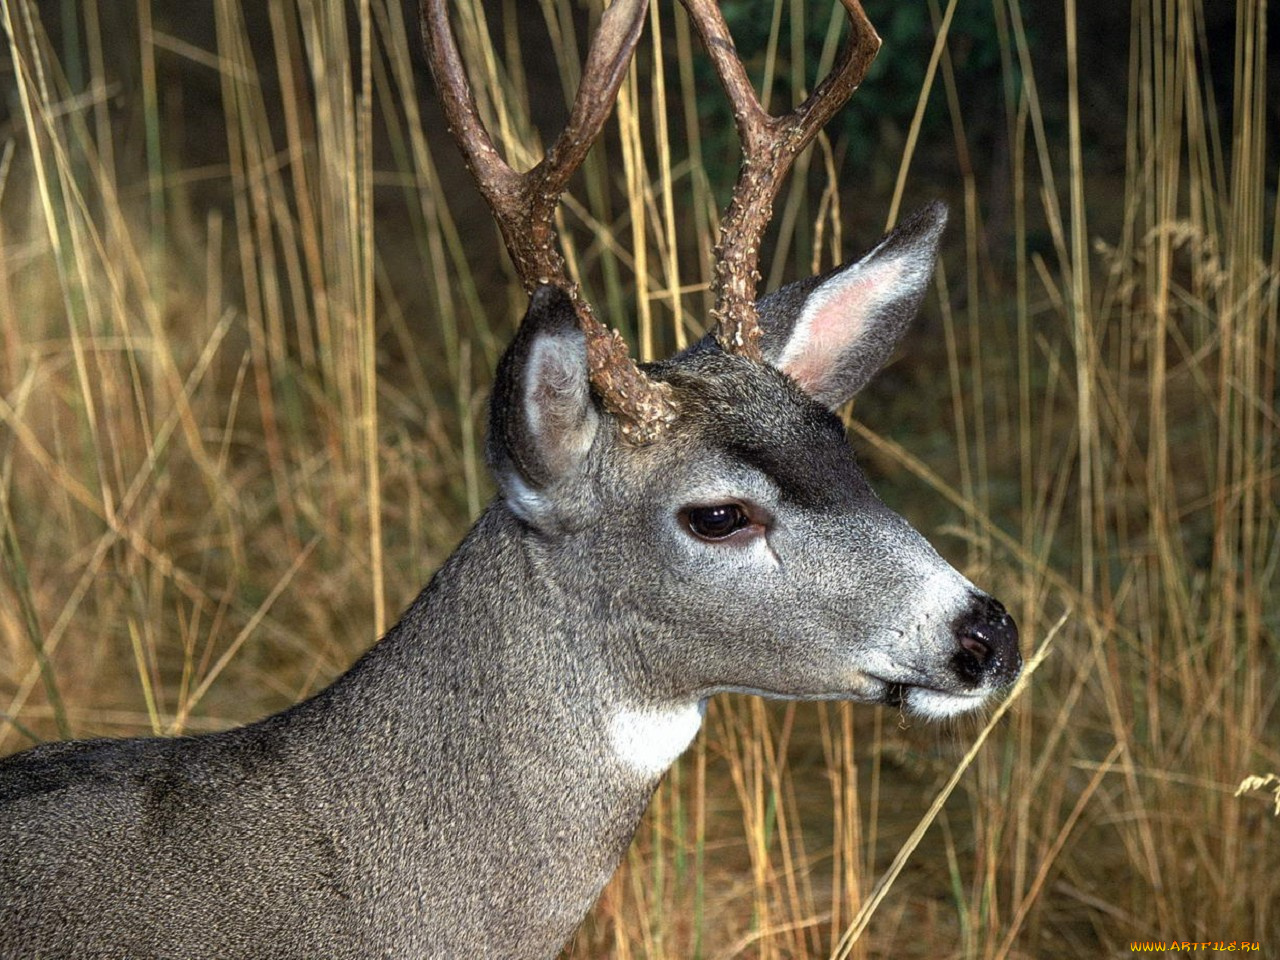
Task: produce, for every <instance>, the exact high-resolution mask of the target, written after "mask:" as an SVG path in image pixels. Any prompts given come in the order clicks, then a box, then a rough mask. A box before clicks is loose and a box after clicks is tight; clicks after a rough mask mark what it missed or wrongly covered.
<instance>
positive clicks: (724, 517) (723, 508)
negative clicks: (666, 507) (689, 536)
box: [684, 503, 751, 540]
mask: <svg viewBox="0 0 1280 960" xmlns="http://www.w3.org/2000/svg"><path fill="white" fill-rule="evenodd" d="M684 518H685V523H686V524H687V525H688V527H689V530H690V532H691V533H693V535H694V536H696V537H701V538H702V539H703V540H723V539H724V538H725V537H728V536H731V535H732V534H734V533H736V532H737V531H739V530H741V529H742V528H743V527H745V526H747V525H748V524H749V523H750V522H751V521H750V519H749V518H748V517H747V512H746V511H745V510H743V509H742V507H740V506H738V504H736V503H719V504H716V505H715V506H713V507H690V508H689V509H688V510H686V511H685V512H684Z"/></svg>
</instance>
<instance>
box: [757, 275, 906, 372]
mask: <svg viewBox="0 0 1280 960" xmlns="http://www.w3.org/2000/svg"><path fill="white" fill-rule="evenodd" d="M901 273H902V265H901V263H899V262H896V261H890V262H889V263H885V264H878V265H876V268H875V269H872V270H867V269H859V268H857V267H855V268H854V269H852V270H849V271H848V272H846V274H845V275H844V276H841V277H835V278H833V279H832V280H830V281H828V282H827V283H825V284H823V286H822V287H821V288H820V289H818V290H817V291H815V292H814V294H813V295H812V296H810V298H809V302H808V303H807V304H805V308H804V312H803V313H802V314H801V315H800V319H799V320H798V321H797V323H796V329H795V331H794V332H793V333H792V335H791V342H790V343H788V344H787V347H786V350H784V351H783V355H782V357H781V361H780V363H779V367H780V368H781V369H782V370H783V371H784V372H785V373H787V374H790V376H791V377H792V378H794V379H795V380H796V382H797V383H799V384H800V386H801V387H803V388H804V389H805V390H806V391H807V392H809V393H811V394H819V393H821V392H822V389H823V386H824V385H825V383H826V381H827V380H828V378H829V377H830V376H831V374H832V372H833V370H834V369H835V368H836V367H837V366H838V364H839V362H840V360H841V359H842V358H843V357H845V356H846V355H847V354H848V353H849V351H850V349H851V348H852V347H853V345H854V344H855V343H856V342H857V341H858V339H859V338H860V337H861V336H862V335H863V334H864V333H865V332H866V324H867V318H868V317H869V316H871V314H872V312H873V311H874V309H875V305H876V303H877V302H879V301H880V300H882V299H883V293H884V291H885V290H886V288H887V289H889V290H892V289H893V286H894V284H896V283H897V281H898V277H899V276H900V274H901Z"/></svg>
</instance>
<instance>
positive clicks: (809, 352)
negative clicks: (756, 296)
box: [757, 201, 947, 410]
mask: <svg viewBox="0 0 1280 960" xmlns="http://www.w3.org/2000/svg"><path fill="white" fill-rule="evenodd" d="M946 223H947V208H946V205H945V204H943V203H941V202H940V201H934V202H933V203H931V204H929V205H928V206H926V207H923V208H922V209H920V210H917V211H916V212H915V213H913V214H912V215H911V216H909V217H907V218H906V219H905V220H904V221H902V223H901V224H900V225H899V226H898V228H897V229H896V230H894V231H893V232H892V233H890V234H889V235H888V236H887V237H885V238H884V239H883V240H881V241H880V243H879V244H877V245H876V247H875V249H874V250H872V251H871V252H870V253H868V254H867V255H866V256H865V257H863V258H862V259H861V260H858V261H857V262H855V263H852V264H846V265H844V266H842V267H837V268H836V269H835V270H833V271H831V272H830V273H827V274H824V275H823V276H820V277H811V278H809V279H806V280H801V281H799V282H797V283H793V284H790V285H789V286H786V287H783V288H781V289H780V290H777V291H775V292H773V293H771V294H769V295H768V296H766V297H763V298H762V299H761V300H760V301H759V303H758V304H757V307H758V309H759V311H760V326H761V330H762V332H763V340H762V344H763V347H764V356H765V359H766V360H767V361H768V362H769V363H771V364H773V365H774V366H775V367H777V368H778V369H779V370H781V371H783V372H784V373H787V374H789V375H790V376H791V377H792V378H793V379H794V380H795V381H796V382H797V383H799V384H800V386H801V388H802V389H803V390H804V391H805V392H806V393H808V394H809V395H810V396H811V397H813V398H814V399H815V400H817V401H818V402H820V403H823V404H825V405H826V406H828V407H830V408H831V409H833V410H834V409H836V408H837V407H839V406H841V405H842V404H844V403H845V402H846V401H847V400H849V399H850V398H851V397H852V396H853V395H854V394H856V393H857V392H858V391H859V390H861V389H862V388H863V386H865V385H866V382H867V381H868V380H870V379H871V377H872V375H873V374H875V373H876V371H878V370H879V369H880V368H881V367H882V366H884V364H885V363H886V362H887V361H888V359H889V356H890V355H891V354H892V353H893V349H894V347H895V346H897V344H898V341H899V340H900V339H901V338H902V335H903V334H904V333H905V332H906V329H907V325H908V324H909V323H910V322H911V319H912V318H913V317H914V316H915V315H916V311H917V310H918V309H919V307H920V301H921V299H923V297H924V293H925V290H926V289H927V287H928V284H929V280H930V278H931V277H932V276H933V268H934V264H935V263H936V261H937V258H938V240H939V238H940V237H941V236H942V228H943V227H945V226H946Z"/></svg>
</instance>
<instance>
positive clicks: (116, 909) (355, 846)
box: [0, 237, 1020, 960]
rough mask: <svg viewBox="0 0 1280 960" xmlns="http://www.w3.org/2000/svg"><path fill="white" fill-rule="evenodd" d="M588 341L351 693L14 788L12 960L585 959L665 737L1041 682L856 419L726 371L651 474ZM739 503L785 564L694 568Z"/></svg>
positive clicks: (5, 918)
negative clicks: (876, 486) (782, 714)
mask: <svg viewBox="0 0 1280 960" xmlns="http://www.w3.org/2000/svg"><path fill="white" fill-rule="evenodd" d="M922 242H923V243H924V244H925V247H926V248H928V249H927V250H926V253H928V255H929V256H932V254H931V252H929V250H931V249H932V248H931V247H928V244H930V243H934V244H936V238H933V239H929V238H928V237H926V238H925V240H924V241H922ZM805 289H808V290H814V289H821V284H818V285H817V286H815V285H814V284H813V283H812V282H806V284H804V285H802V287H801V290H800V291H797V290H791V291H787V292H784V293H779V294H775V295H774V297H773V298H766V300H765V301H763V302H762V308H763V309H764V314H765V317H764V319H765V323H766V325H767V326H768V325H772V324H773V323H774V322H775V320H776V322H777V323H778V324H782V325H783V326H785V322H786V316H785V314H786V311H783V310H779V311H778V312H777V314H776V317H775V312H774V310H773V309H772V307H771V306H770V304H771V303H772V304H778V305H780V304H784V303H785V304H791V303H792V301H793V300H802V298H801V296H800V294H801V292H803V290H805ZM802 307H803V303H802V302H801V303H800V304H799V306H798V307H797V309H802ZM788 309H790V307H788ZM567 310H568V301H567V298H566V297H565V295H564V294H563V293H561V292H559V291H558V290H554V289H544V290H542V291H539V292H538V293H537V294H536V295H535V296H534V298H533V302H532V304H531V307H530V312H529V315H528V316H527V317H526V319H525V321H524V324H523V326H522V329H521V331H520V332H519V334H518V335H517V337H516V339H515V342H514V343H513V344H512V346H511V348H510V349H509V350H508V352H507V355H506V356H505V357H504V359H503V362H502V365H501V367H500V369H499V375H498V379H497V382H496V384H495V388H494V399H493V410H492V419H491V431H490V443H489V448H488V449H489V457H490V461H491V463H492V465H493V467H494V470H495V473H496V475H497V476H498V478H499V483H500V486H501V489H502V493H501V494H500V495H499V497H498V498H497V499H495V500H494V502H493V503H491V504H490V505H489V507H488V509H487V510H486V511H485V513H484V515H483V516H482V517H481V518H480V520H479V521H478V522H477V524H476V525H475V527H474V528H473V529H472V531H471V532H470V534H469V535H468V536H467V538H466V539H465V540H464V542H463V543H462V544H461V546H459V548H458V549H457V551H456V552H455V553H454V554H453V556H452V557H451V558H450V559H449V560H448V561H447V562H446V563H445V565H444V566H443V567H442V568H441V569H440V571H439V572H438V573H437V574H436V575H435V577H433V578H432V580H431V583H430V584H429V585H428V586H427V588H426V589H425V590H424V591H423V592H422V593H421V595H420V596H419V597H418V598H417V600H415V601H414V603H413V604H412V606H411V607H410V608H409V610H408V611H407V612H406V613H405V615H404V617H403V618H402V619H401V621H400V622H399V623H398V624H397V625H396V626H395V627H394V628H393V629H392V630H391V631H390V632H389V633H388V634H387V636H386V637H384V638H383V639H382V640H381V641H380V642H379V643H378V644H377V645H376V646H375V647H374V648H373V649H372V650H370V651H369V652H368V653H367V654H366V655H365V656H364V657H363V658H361V659H360V660H359V661H358V662H357V663H356V664H355V665H354V666H353V667H352V668H351V670H349V671H348V672H347V673H346V674H345V675H343V676H342V677H340V678H339V679H338V680H337V681H335V682H334V683H333V685H332V686H330V687H329V688H328V689H326V690H325V691H323V692H322V693H320V694H319V695H317V696H315V697H313V698H312V699H310V700H307V701H305V702H303V703H301V704H298V705H297V706H295V707H293V708H292V709H290V710H287V711H285V712H284V713H281V714H278V715H276V716H273V717H269V718H267V719H265V720H263V721H261V722H259V723H256V724H253V725H250V726H247V727H243V728H240V729H236V730H231V731H227V732H225V733H221V734H215V735H212V736H204V737H192V738H182V739H171V740H160V739H137V740H114V741H113V740H95V741H85V742H77V743H63V744H46V745H44V746H40V747H37V748H35V749H33V750H29V751H27V752H26V753H23V754H20V755H17V756H14V757H10V758H8V759H7V760H4V761H0V957H3V958H4V960H19V958H24V960H25V958H36V957H44V958H49V957H68V958H71V957H74V958H82V957H83V958H88V957H92V958H113V957H119V958H124V957H131V958H132V957H148V958H174V960H177V958H182V960H194V958H219V960H233V958H273V960H292V958H331V960H346V958H351V960H354V958H367V957H383V958H423V957H440V958H445V957H448V958H457V957H467V958H472V957H495V958H498V957H512V958H534V957H552V956H554V955H555V954H556V952H557V951H558V950H559V949H560V947H561V946H562V945H563V943H564V942H565V941H566V939H567V938H568V937H569V936H570V935H572V933H573V931H574V929H575V927H576V926H577V924H578V923H579V922H580V921H581V919H582V917H583V915H584V914H585V913H586V912H587V910H588V909H589V908H590V907H591V905H592V904H593V903H594V901H595V899H596V897H597V896H598V894H599V892H600V890H601V888H602V887H603V886H604V884H605V883H606V881H607V880H608V879H609V877H610V875H611V874H612V873H613V871H614V869H615V868H616V866H617V864H618V862H619V860H620V859H621V857H622V856H623V854H624V853H625V851H626V849H627V846H628V845H629V843H630V840H631V836H632V833H633V832H634V830H635V828H636V825H637V823H638V822H639V820H640V817H641V815H642V814H643V812H644V809H645V806H646V804H647V803H648V801H649V798H650V796H651V794H652V792H653V790H654V788H655V787H656V786H657V783H658V781H659V780H660V778H661V775H662V768H663V767H664V766H665V764H666V763H667V762H669V760H670V757H669V756H666V755H665V754H664V753H663V752H662V749H657V748H662V747H663V744H658V745H657V747H656V748H655V753H654V756H649V755H648V750H649V747H650V745H649V744H648V743H646V742H645V741H644V738H645V737H659V738H661V737H668V736H669V740H670V742H669V743H667V744H666V745H665V749H667V750H668V751H669V752H670V753H671V754H672V755H674V754H675V753H678V751H679V749H680V748H682V747H683V745H684V743H685V742H687V737H688V736H691V735H692V733H693V731H694V730H695V729H696V723H697V719H698V713H697V711H698V710H700V709H701V706H702V705H703V704H704V703H705V701H706V699H707V698H708V697H710V696H712V695H713V694H715V693H716V692H719V691H723V690H749V691H754V692H758V693H762V694H765V695H769V696H781V697H796V698H848V699H856V700H864V701H870V702H886V703H901V704H902V705H904V706H905V707H906V708H908V709H914V710H916V711H918V712H921V713H925V714H932V715H949V714H952V713H956V712H959V711H961V710H964V709H968V708H969V707H970V706H974V705H977V704H978V703H980V702H982V700H983V699H984V698H985V697H987V696H988V695H989V694H991V693H992V692H994V691H996V690H997V689H999V688H1000V687H1001V686H1003V685H1004V684H1006V683H1008V682H1009V681H1010V680H1012V678H1013V677H1014V676H1015V675H1016V674H1017V671H1018V667H1019V662H1020V661H1019V659H1018V650H1017V638H1016V632H1015V631H1014V630H1013V627H1012V623H1011V621H1009V620H1008V618H1007V615H1005V614H1004V612H1003V610H1002V609H1000V608H999V606H998V604H995V603H994V601H991V600H989V598H986V597H985V595H983V594H981V593H980V592H978V591H977V590H976V589H975V588H973V587H972V586H971V585H969V584H968V582H967V581H965V580H964V579H963V578H962V577H961V576H960V575H959V574H958V573H956V572H955V571H954V570H952V569H951V568H950V567H949V566H947V565H946V564H945V563H944V562H943V561H942V560H941V558H939V557H938V555H937V554H936V553H935V552H934V551H933V550H932V548H930V547H929V546H928V544H926V543H925V541H924V540H923V539H922V538H921V537H920V536H919V534H917V533H916V532H915V531H914V530H912V529H911V528H910V527H909V526H908V525H907V524H906V522H905V521H903V520H902V519H901V518H900V517H898V516H896V515H895V514H893V513H892V512H891V511H889V510H888V509H887V508H886V507H885V506H884V505H883V504H882V503H881V502H880V501H879V500H878V499H877V498H876V497H875V495H874V493H873V492H872V491H871V489H870V487H869V486H868V485H867V483H866V480H865V479H864V477H863V475H862V473H861V471H860V470H859V469H858V466H857V464H856V462H855V460H854V457H853V454H852V451H851V450H850V449H849V447H848V445H847V444H846V442H845V439H844V437H843V432H842V430H841V427H840V424H839V421H838V420H836V419H835V418H834V417H833V416H832V415H831V414H830V413H829V412H828V410H827V409H826V406H825V404H824V403H819V402H816V401H815V399H814V398H813V397H811V396H809V395H807V394H805V393H804V392H803V391H801V390H800V389H799V388H798V387H797V385H796V383H795V382H794V381H793V380H792V379H791V378H790V377H788V376H787V374H785V373H783V372H781V371H779V370H777V369H774V368H772V367H769V366H764V365H758V364H753V363H750V362H748V361H745V360H743V359H741V358H738V357H731V356H726V355H724V354H722V353H720V352H719V351H718V350H717V349H714V348H712V347H710V346H708V345H702V346H700V347H698V348H695V349H692V350H690V351H687V352H686V353H685V354H683V355H681V356H679V357H676V358H673V359H671V360H669V361H666V362H664V363H660V364H655V365H652V366H651V367H650V368H649V372H650V373H651V375H653V376H654V377H657V378H659V379H663V380H666V381H667V382H669V383H670V384H671V385H672V389H673V393H674V397H675V402H676V404H677V408H678V410H679V420H678V422H677V424H676V425H675V427H674V428H673V429H672V430H671V431H670V433H669V435H668V436H666V437H665V438H664V439H663V440H662V441H661V442H659V443H656V444H653V445H651V446H648V447H639V448H638V447H635V446H632V445H629V444H627V443H624V442H622V441H621V439H620V437H619V434H618V431H617V428H616V425H615V424H614V422H613V421H612V419H611V418H610V417H609V416H608V415H607V414H606V413H604V412H603V411H602V410H601V409H599V408H598V407H596V406H595V404H594V402H592V401H591V399H590V397H589V394H588V392H587V388H586V382H587V381H586V366H585V360H584V357H585V352H584V351H583V349H582V338H581V334H579V333H578V332H577V330H576V327H575V326H573V325H572V323H571V318H572V315H571V312H570V313H567V312H566V311H567ZM884 323H885V324H886V326H885V327H884V329H883V330H880V331H879V332H877V333H876V335H875V337H874V338H873V339H875V340H877V341H883V340H888V339H893V338H895V337H896V336H897V334H898V332H900V318H899V317H898V316H897V315H896V313H895V314H894V315H892V316H888V317H886V318H885V320H884ZM767 337H770V338H775V339H776V331H771V332H769V333H767ZM779 342H780V341H779ZM895 342H896V341H895ZM784 346H785V344H784ZM890 348H891V345H890ZM875 352H876V355H877V356H881V359H883V356H882V355H887V353H885V351H884V350H883V349H882V347H881V346H877V347H875ZM833 362H835V363H837V364H839V365H840V366H847V365H849V364H853V365H855V366H858V365H862V366H865V364H866V362H867V361H866V360H865V358H862V357H854V358H850V357H841V358H836V359H835V361H833ZM877 362H878V361H877ZM858 376H859V377H860V376H861V374H858ZM832 377H833V381H834V380H840V381H842V382H844V383H846V384H847V383H849V382H852V380H851V379H850V378H849V377H845V376H844V375H843V374H841V373H840V372H839V371H832ZM722 502H736V503H749V504H750V505H751V509H752V510H753V511H754V513H753V516H758V517H762V518H765V520H766V523H765V525H766V526H767V533H760V534H759V535H752V536H751V537H750V538H748V539H740V540H734V541H733V542H731V543H707V542H703V541H701V540H699V539H697V538H696V537H694V536H693V535H692V534H691V533H690V532H689V530H688V529H687V527H686V526H685V525H684V524H685V521H684V520H683V519H682V517H684V516H685V514H684V513H682V511H685V510H686V509H687V508H689V507H691V506H693V507H696V506H699V505H701V506H706V505H712V504H717V503H722ZM975 649H976V650H978V651H979V654H978V655H975V654H973V653H972V651H973V650H975ZM649 717H656V718H659V721H660V722H655V723H654V724H653V725H652V726H646V724H648V722H649V721H648V720H647V719H645V718H649ZM636 718H640V719H638V720H637V719H636ZM689 718H692V720H693V725H692V726H690V724H689ZM619 730H623V731H624V733H625V734H630V733H634V732H635V731H638V733H637V734H636V736H628V735H620V734H619V733H618V731H619ZM668 731H672V732H671V733H670V735H668ZM682 738H683V739H682ZM636 751H639V752H640V753H642V754H644V756H636V755H634V754H635V752H636ZM655 757H656V760H655V759H654V758H655Z"/></svg>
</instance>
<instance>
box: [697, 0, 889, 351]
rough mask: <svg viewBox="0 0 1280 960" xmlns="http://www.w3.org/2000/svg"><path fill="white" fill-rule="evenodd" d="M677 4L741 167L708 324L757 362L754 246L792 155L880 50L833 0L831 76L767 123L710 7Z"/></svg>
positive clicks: (870, 31) (852, 14)
mask: <svg viewBox="0 0 1280 960" xmlns="http://www.w3.org/2000/svg"><path fill="white" fill-rule="evenodd" d="M681 2H682V3H683V4H684V6H685V9H686V10H687V11H688V12H689V19H690V20H692V21H693V26H694V29H695V30H697V32H698V36H700V37H701V38H702V43H703V45H704V46H705V47H706V48H707V54H708V55H709V56H710V57H711V61H712V63H713V64H714V65H715V69H716V73H717V74H718V75H719V77H720V83H721V85H722V86H723V87H724V89H725V93H726V94H728V96H729V99H730V101H732V103H733V115H734V120H735V121H736V123H737V127H738V139H739V140H740V141H741V143H742V167H741V169H740V171H739V173H738V181H737V183H736V184H735V185H734V188H733V198H732V199H731V200H730V201H729V208H728V210H726V211H725V215H724V219H723V220H722V221H721V223H720V241H719V243H718V244H717V245H716V251H715V268H714V269H715V271H716V275H715V277H714V278H713V280H712V292H713V294H714V295H715V305H714V307H713V308H712V310H711V319H712V320H713V321H714V323H715V334H716V339H717V340H718V341H719V342H720V346H721V347H722V348H723V349H724V350H725V351H727V352H729V353H738V354H742V355H743V356H746V357H750V358H751V359H753V360H759V359H761V356H760V343H759V341H760V326H759V322H758V317H757V315H756V305H755V304H756V283H757V282H758V281H759V279H760V271H759V268H758V265H759V262H760V241H761V239H762V238H763V236H764V231H765V227H767V226H768V224H769V219H770V217H771V216H772V214H773V201H774V199H775V198H776V197H777V195H778V190H779V189H780V188H781V186H782V181H783V180H784V179H785V178H786V175H787V171H788V170H790V169H791V164H792V162H793V161H794V160H795V158H796V155H797V154H799V153H800V151H801V150H803V149H804V148H805V147H806V146H808V144H809V142H810V141H812V140H813V138H814V137H815V136H816V135H817V133H818V131H819V130H821V129H822V127H823V125H824V124H826V122H827V121H828V120H830V119H831V117H832V116H833V115H834V114H835V112H836V111H837V110H839V109H840V108H841V107H842V106H844V104H845V103H846V102H847V101H848V99H849V97H851V96H852V95H853V91H854V90H856V89H857V88H858V86H859V84H861V83H862V79H863V77H865V76H866V73H867V68H868V67H870V66H871V61H872V60H874V59H875V56H876V52H877V51H878V50H879V49H880V37H879V35H878V34H877V33H876V31H875V28H874V27H872V26H871V21H869V20H868V19H867V15H866V14H865V13H864V12H863V10H862V4H861V3H860V2H859V0H840V2H841V4H843V6H844V8H845V12H846V13H847V14H848V15H849V27H850V32H849V36H848V38H847V39H846V40H845V42H844V45H843V46H842V47H841V48H840V53H839V54H838V56H837V59H836V62H835V64H834V65H833V66H832V68H831V72H830V73H829V74H827V76H826V77H824V78H823V80H822V82H821V83H819V84H818V86H817V88H816V89H815V90H814V91H813V93H812V94H810V95H809V97H808V98H807V99H806V100H805V101H804V102H803V103H801V104H800V105H799V106H797V107H796V108H795V109H794V110H792V111H791V112H790V113H785V114H782V115H781V116H773V115H772V114H769V113H768V112H766V111H765V109H764V107H762V106H761V105H760V101H759V99H758V98H757V97H756V94H755V90H754V89H752V86H751V80H750V78H748V77H747V71H746V69H745V68H744V67H743V65H742V61H741V60H740V59H739V58H738V54H737V51H736V50H735V48H734V44H733V37H732V36H731V35H730V33H729V28H728V26H727V25H726V24H725V21H724V16H723V15H722V14H721V13H720V8H719V7H718V6H717V5H716V3H715V2H714V0H681Z"/></svg>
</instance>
